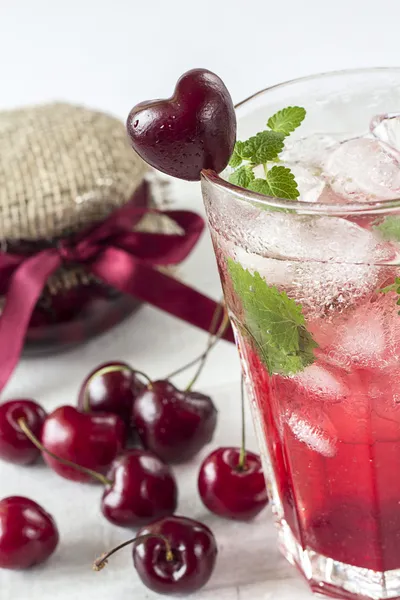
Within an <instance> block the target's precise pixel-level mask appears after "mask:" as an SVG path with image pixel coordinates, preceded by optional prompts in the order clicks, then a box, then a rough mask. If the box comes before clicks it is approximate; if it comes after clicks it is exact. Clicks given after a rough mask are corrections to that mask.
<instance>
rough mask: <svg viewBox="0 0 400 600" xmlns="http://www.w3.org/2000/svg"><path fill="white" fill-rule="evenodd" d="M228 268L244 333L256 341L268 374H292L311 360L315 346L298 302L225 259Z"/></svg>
mask: <svg viewBox="0 0 400 600" xmlns="http://www.w3.org/2000/svg"><path fill="white" fill-rule="evenodd" d="M227 263H228V270H229V273H230V276H231V279H232V284H233V287H234V290H235V292H236V294H237V295H238V296H239V298H240V300H241V302H242V306H243V310H244V323H243V328H244V330H245V332H246V333H247V334H248V335H249V336H250V337H251V338H252V340H253V341H254V343H255V344H256V346H257V348H258V350H259V352H260V357H261V359H262V361H263V362H264V364H265V366H266V367H267V369H268V372H269V373H270V375H272V374H273V373H279V374H281V375H293V374H295V373H298V372H299V371H302V370H303V369H304V368H305V367H307V366H308V365H311V364H312V363H313V362H314V360H315V356H314V348H316V347H317V344H316V342H315V341H314V340H313V338H312V336H311V334H310V333H309V332H308V331H307V329H306V327H305V320H304V316H303V313H302V310H301V305H299V304H296V302H295V301H294V300H292V299H291V298H289V296H287V294H286V293H285V292H280V291H279V290H278V289H277V288H276V287H274V286H268V285H267V283H266V282H265V281H264V279H262V277H261V276H260V274H259V273H254V275H253V274H251V273H250V272H249V271H247V270H246V269H244V268H243V267H242V266H241V265H240V264H239V263H236V262H235V261H233V260H232V259H228V261H227Z"/></svg>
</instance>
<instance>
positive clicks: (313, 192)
mask: <svg viewBox="0 0 400 600" xmlns="http://www.w3.org/2000/svg"><path fill="white" fill-rule="evenodd" d="M285 166H286V167H289V169H290V170H291V171H292V173H293V175H294V178H295V180H296V182H297V187H298V190H299V192H300V196H299V200H302V201H303V202H317V201H319V198H320V196H321V194H322V192H323V190H324V188H325V181H324V180H323V179H322V178H321V177H320V176H319V175H318V174H316V173H315V170H313V169H311V168H309V167H305V166H303V165H297V164H290V163H287V164H285Z"/></svg>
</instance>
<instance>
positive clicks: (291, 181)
mask: <svg viewBox="0 0 400 600" xmlns="http://www.w3.org/2000/svg"><path fill="white" fill-rule="evenodd" d="M305 115H306V111H305V109H304V108H301V107H299V106H288V107H287V108H284V109H282V110H280V111H278V112H277V113H275V114H274V115H273V116H272V117H270V118H269V119H268V122H267V127H268V129H266V130H265V131H260V132H259V133H257V134H256V135H254V136H252V137H250V138H249V139H248V140H246V141H244V142H242V141H237V142H236V144H235V148H234V151H233V154H232V156H231V159H230V161H229V165H230V166H231V167H232V168H233V169H235V170H234V171H233V173H231V175H230V176H229V181H230V182H231V183H233V184H234V185H239V186H241V187H244V188H247V189H250V190H252V191H255V192H258V193H260V194H265V195H267V196H274V197H276V198H285V199H287V200H296V198H298V196H299V190H298V188H297V183H296V180H295V178H294V175H293V173H292V172H291V171H290V169H289V168H288V167H283V166H279V167H278V166H272V168H269V167H270V165H269V164H268V163H274V165H276V163H279V160H280V159H279V154H280V153H281V152H282V150H283V149H284V145H285V138H286V137H287V136H288V135H290V133H292V132H293V131H294V130H295V129H296V128H297V127H299V125H301V123H302V121H303V120H304V118H305ZM259 165H262V166H263V168H264V173H265V179H264V178H258V179H255V176H253V175H254V172H253V169H254V168H255V167H257V166H259Z"/></svg>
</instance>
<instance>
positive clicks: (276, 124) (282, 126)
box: [267, 106, 306, 135]
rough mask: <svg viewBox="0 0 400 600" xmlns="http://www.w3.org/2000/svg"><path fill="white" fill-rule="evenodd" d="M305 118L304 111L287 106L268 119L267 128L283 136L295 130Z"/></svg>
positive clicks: (298, 107) (296, 107)
mask: <svg viewBox="0 0 400 600" xmlns="http://www.w3.org/2000/svg"><path fill="white" fill-rule="evenodd" d="M305 116H306V111H305V109H304V108H301V107H300V106H288V107H287V108H283V109H282V110H280V111H278V112H277V113H275V114H274V115H273V116H272V117H270V118H269V119H268V123H267V126H268V127H269V128H270V129H272V130H273V131H280V132H282V133H283V134H285V135H289V134H291V133H292V132H293V131H294V130H295V129H297V128H298V127H299V126H300V125H301V124H302V122H303V121H304V119H305Z"/></svg>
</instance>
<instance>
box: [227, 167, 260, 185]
mask: <svg viewBox="0 0 400 600" xmlns="http://www.w3.org/2000/svg"><path fill="white" fill-rule="evenodd" d="M253 179H255V175H254V173H253V169H252V168H251V167H250V165H243V166H242V167H240V168H239V169H236V171H234V172H233V173H231V175H230V176H229V181H230V182H231V183H233V184H234V185H240V187H244V188H247V187H249V184H250V183H251V182H252V181H253Z"/></svg>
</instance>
